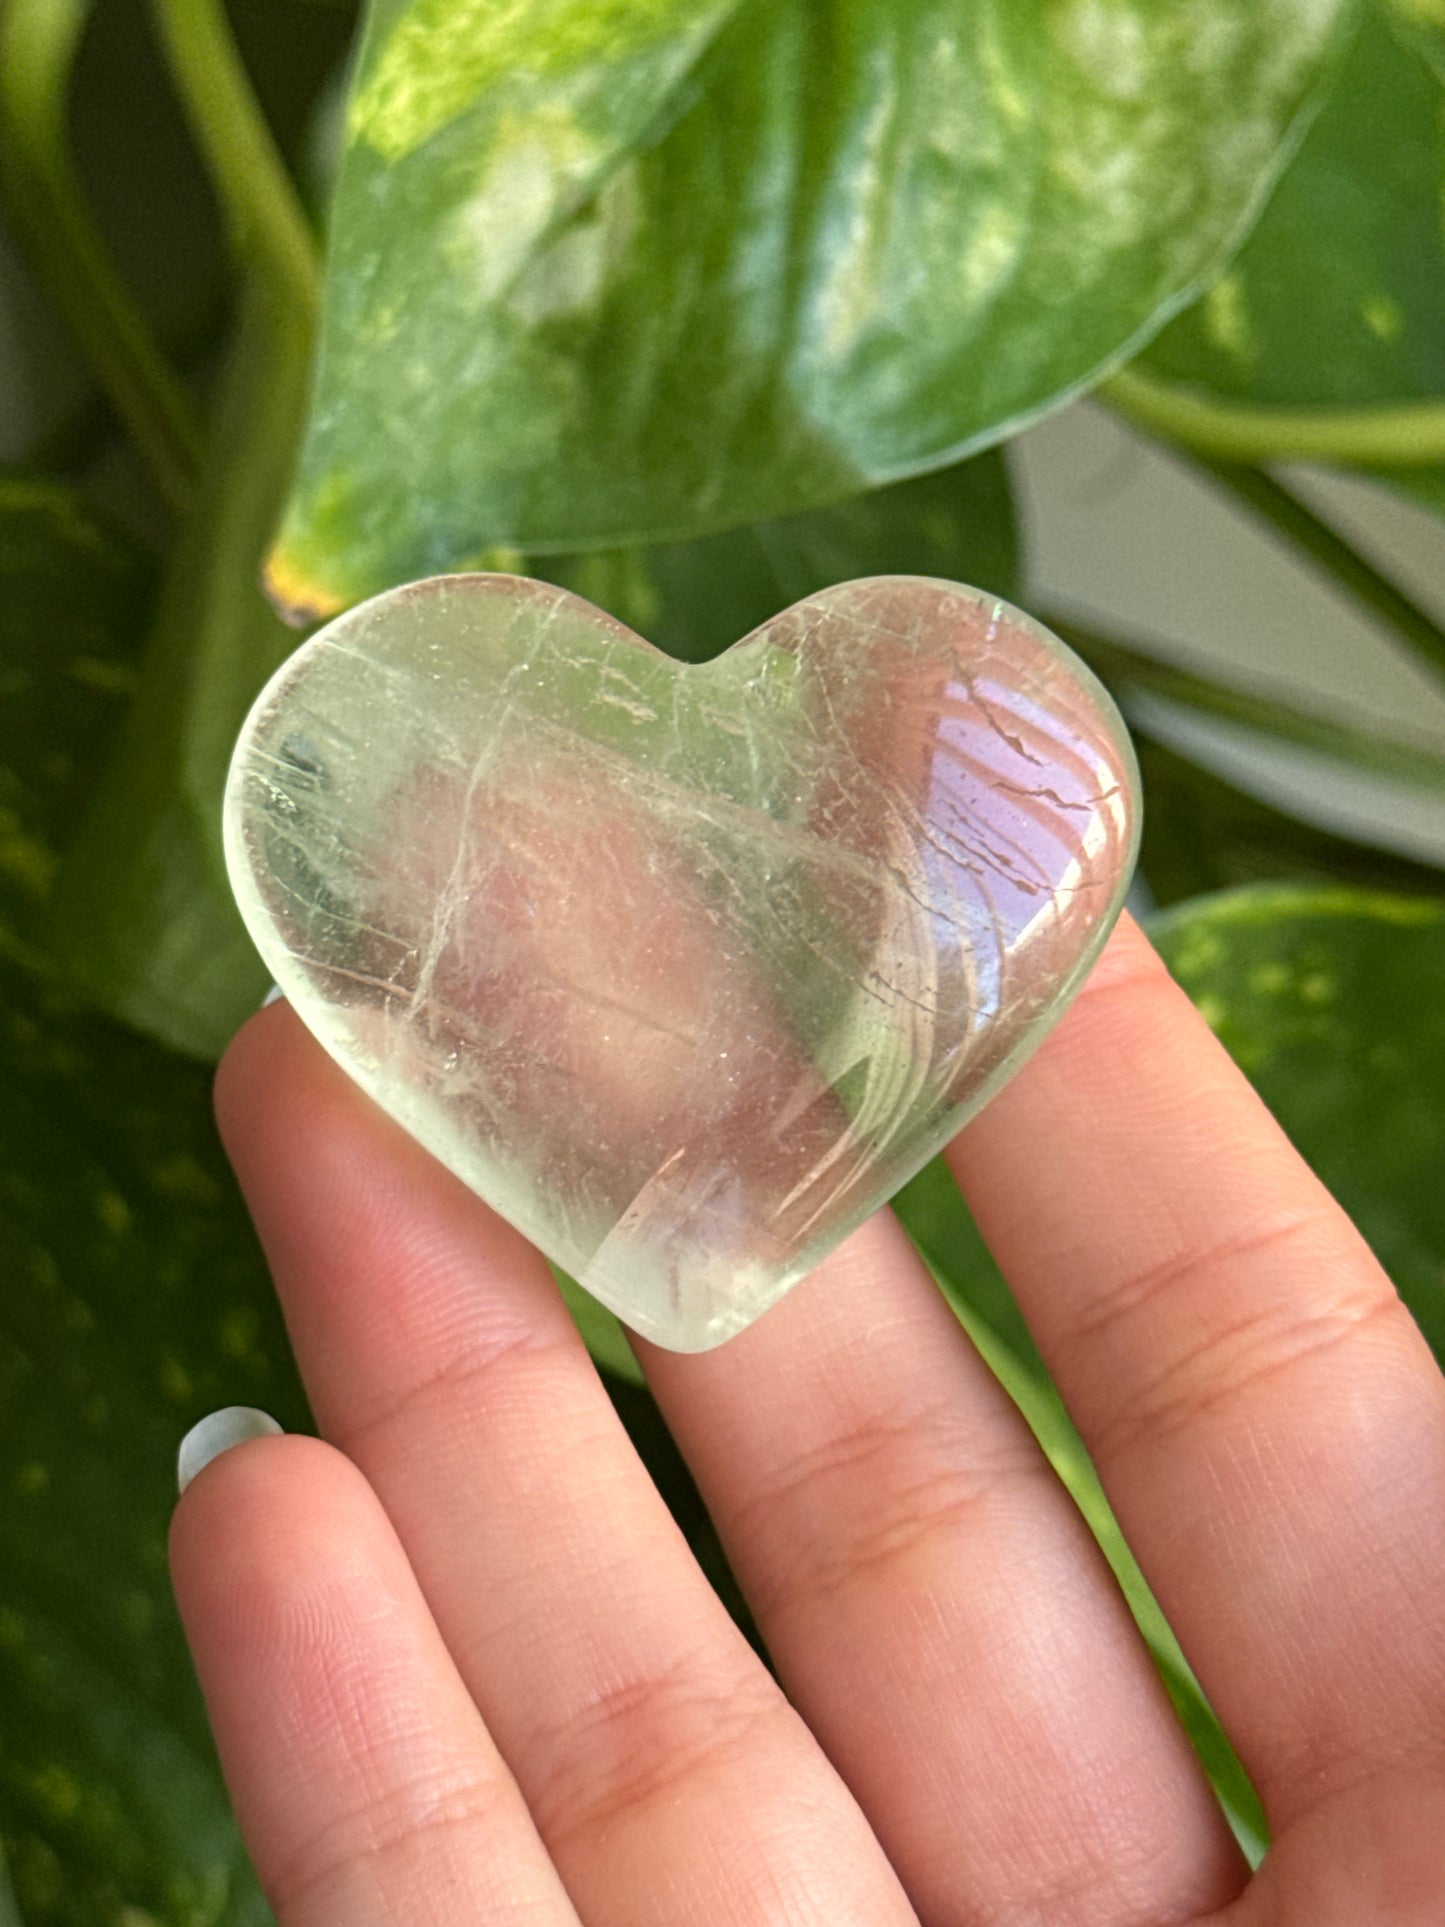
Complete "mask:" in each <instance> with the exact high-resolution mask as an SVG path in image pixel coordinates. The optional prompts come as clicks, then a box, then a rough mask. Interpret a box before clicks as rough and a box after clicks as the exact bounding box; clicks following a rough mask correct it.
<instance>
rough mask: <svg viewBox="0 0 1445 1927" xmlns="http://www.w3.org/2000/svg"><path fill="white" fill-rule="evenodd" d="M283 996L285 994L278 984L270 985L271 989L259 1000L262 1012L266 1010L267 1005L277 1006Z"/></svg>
mask: <svg viewBox="0 0 1445 1927" xmlns="http://www.w3.org/2000/svg"><path fill="white" fill-rule="evenodd" d="M285 995H286V993H285V991H284V990H283V989H282V988H281V986H280V984H272V986H271V988H270V989H269V990H268V991H267V992H266V995H265V996H264V997H263V998H262V999H261V1008H262V1010H264V1009H265V1008H266V1006H267V1004H279V1003H280V1001H281V999H282V998H283V997H284V996H285Z"/></svg>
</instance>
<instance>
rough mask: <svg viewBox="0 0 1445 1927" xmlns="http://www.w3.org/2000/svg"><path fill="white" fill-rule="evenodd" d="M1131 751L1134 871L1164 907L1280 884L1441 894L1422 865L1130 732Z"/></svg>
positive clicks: (1442, 885)
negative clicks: (1137, 821) (1136, 834)
mask: <svg viewBox="0 0 1445 1927" xmlns="http://www.w3.org/2000/svg"><path fill="white" fill-rule="evenodd" d="M1134 748H1135V751H1136V752H1137V754H1138V757H1139V771H1140V774H1141V776H1142V777H1143V779H1144V794H1145V796H1146V798H1147V799H1148V803H1147V807H1146V809H1145V811H1144V842H1143V848H1142V850H1141V851H1140V856H1139V867H1140V869H1141V870H1142V872H1143V875H1144V880H1145V882H1146V883H1147V884H1148V886H1149V891H1150V894H1151V895H1152V897H1153V899H1154V901H1155V902H1156V903H1157V904H1159V905H1161V906H1167V905H1171V904H1176V903H1179V902H1181V901H1183V900H1184V899H1186V898H1189V897H1195V896H1203V895H1204V894H1205V893H1206V892H1213V891H1216V890H1226V889H1233V888H1235V887H1236V886H1238V885H1241V884H1246V883H1265V882H1275V883H1278V882H1283V881H1286V880H1288V881H1292V882H1300V881H1305V882H1309V883H1330V884H1336V883H1348V884H1353V885H1355V886H1357V887H1361V888H1365V889H1370V890H1381V889H1384V890H1402V891H1412V892H1415V893H1416V894H1420V895H1425V894H1428V893H1430V892H1431V891H1435V892H1440V891H1442V890H1445V878H1442V876H1441V874H1440V871H1439V870H1438V869H1434V868H1432V867H1431V866H1430V865H1429V864H1426V863H1417V862H1415V861H1413V860H1412V859H1411V858H1410V857H1406V856H1396V855H1394V854H1393V853H1391V852H1389V851H1386V850H1378V849H1372V848H1369V847H1367V846H1366V845H1364V844H1361V843H1352V842H1350V841H1348V840H1347V839H1346V838H1344V837H1342V836H1336V835H1334V834H1332V833H1331V832H1330V831H1328V830H1322V829H1319V828H1318V827H1317V826H1316V825H1314V824H1312V823H1306V822H1304V821H1303V820H1302V819H1300V818H1298V817H1294V816H1290V815H1288V814H1287V813H1286V812H1285V811H1283V810H1279V809H1276V808H1274V807H1273V805H1271V804H1269V803H1265V802H1262V801H1261V800H1260V799H1259V798H1258V797H1255V796H1250V795H1247V794H1246V793H1245V792H1244V791H1243V790H1240V789H1237V788H1236V787H1235V786H1234V785H1233V784H1232V783H1230V782H1227V781H1226V780H1225V779H1224V778H1223V777H1221V776H1218V775H1216V774H1215V773H1214V772H1213V771H1211V770H1206V769H1203V768H1201V767H1200V765H1199V764H1198V763H1193V762H1190V761H1189V760H1188V758H1187V757H1184V756H1181V755H1179V754H1178V752H1177V751H1175V750H1173V749H1170V748H1168V747H1167V746H1166V745H1164V744H1163V743H1157V742H1151V741H1149V740H1148V739H1147V738H1144V737H1141V736H1140V734H1139V732H1138V730H1137V729H1136V730H1135V732H1134Z"/></svg>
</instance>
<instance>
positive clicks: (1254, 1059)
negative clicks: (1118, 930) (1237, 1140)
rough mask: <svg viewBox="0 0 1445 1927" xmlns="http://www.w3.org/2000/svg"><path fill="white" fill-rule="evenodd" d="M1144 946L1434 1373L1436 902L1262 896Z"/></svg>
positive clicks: (1181, 920) (1159, 929) (1224, 904)
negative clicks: (1363, 1246)
mask: <svg viewBox="0 0 1445 1927" xmlns="http://www.w3.org/2000/svg"><path fill="white" fill-rule="evenodd" d="M1151 935H1152V936H1153V937H1154V939H1155V941H1156V943H1157V944H1158V945H1159V947H1160V949H1161V950H1162V952H1163V954H1164V958H1165V961H1166V962H1167V963H1168V965H1169V967H1170V969H1171V970H1172V971H1173V973H1174V975H1175V976H1176V977H1177V978H1178V980H1179V981H1180V983H1181V984H1183V986H1184V988H1185V989H1186V990H1187V991H1188V992H1189V995H1190V996H1191V997H1192V998H1193V999H1194V1001H1195V1003H1196V1004H1197V1005H1198V1006H1199V1008H1200V1009H1201V1010H1202V1011H1203V1013H1204V1015H1205V1016H1206V1017H1207V1018H1208V1019H1209V1021H1210V1023H1211V1024H1212V1025H1213V1026H1214V1029H1215V1030H1216V1032H1217V1033H1218V1035H1219V1037H1220V1040H1221V1042H1222V1043H1223V1044H1224V1045H1225V1047H1226V1048H1227V1049H1228V1051H1229V1053H1230V1055H1231V1056H1232V1057H1233V1058H1234V1059H1235V1061H1236V1062H1237V1063H1238V1064H1239V1065H1240V1067H1241V1069H1243V1070H1244V1071H1245V1072H1246V1074H1247V1075H1248V1077H1249V1078H1250V1081H1251V1082H1252V1083H1253V1084H1254V1085H1255V1087H1256V1089H1257V1090H1258V1091H1259V1092H1260V1095H1261V1096H1262V1097H1263V1098H1264V1100H1265V1102H1266V1103H1267V1104H1268V1105H1269V1107H1270V1109H1271V1110H1272V1111H1273V1112H1274V1114H1275V1116H1276V1117H1277V1118H1278V1119H1279V1121H1280V1123H1281V1124H1282V1125H1283V1126H1284V1128H1285V1130H1286V1131H1287V1132H1288V1133H1289V1136H1290V1138H1291V1139H1292V1140H1293V1142H1294V1144H1295V1145H1296V1146H1297V1148H1298V1149H1299V1150H1300V1151H1301V1152H1302V1153H1303V1155H1304V1157H1305V1158H1306V1160H1307V1161H1308V1162H1309V1164H1310V1165H1311V1166H1312V1167H1313V1168H1314V1170H1315V1171H1316V1172H1317V1173H1318V1175H1319V1176H1320V1178H1322V1179H1323V1181H1324V1183H1325V1184H1326V1185H1327V1186H1328V1187H1329V1189H1330V1190H1331V1191H1332V1192H1333V1193H1334V1195H1335V1197H1336V1198H1338V1199H1339V1201H1340V1203H1341V1204H1342V1205H1343V1206H1344V1208H1345V1210H1346V1211H1348V1212H1349V1214H1350V1216H1351V1217H1352V1218H1353V1219H1354V1221H1355V1223H1356V1224H1357V1225H1358V1226H1359V1228H1360V1230H1361V1231H1362V1232H1363V1233H1364V1235H1365V1237H1366V1238H1367V1239H1368V1240H1369V1243H1370V1245H1371V1246H1372V1248H1373V1249H1374V1252H1375V1255H1376V1256H1377V1257H1378V1258H1379V1260H1380V1262H1381V1263H1382V1264H1383V1265H1384V1267H1385V1269H1386V1270H1387V1271H1388V1272H1389V1274H1390V1276H1391V1277H1392V1278H1393V1279H1394V1281H1395V1284H1396V1286H1397V1287H1398V1288H1399V1291H1400V1294H1401V1296H1402V1297H1403V1298H1404V1299H1405V1302H1406V1303H1407V1304H1408V1305H1409V1307H1410V1309H1411V1311H1412V1312H1413V1313H1414V1314H1415V1317H1416V1319H1417V1320H1418V1321H1419V1323H1420V1326H1421V1328H1422V1330H1423V1331H1424V1333H1425V1336H1426V1337H1427V1338H1428V1339H1429V1340H1430V1342H1431V1344H1432V1346H1433V1347H1434V1349H1435V1353H1436V1356H1437V1357H1439V1358H1441V1359H1442V1361H1445V1186H1442V1185H1441V1183H1440V1173H1441V1170H1442V1169H1445V1116H1442V1112H1441V1107H1440V1092H1441V1091H1442V1090H1445V1002H1442V999H1441V996H1440V986H1441V985H1442V983H1445V904H1442V903H1441V902H1439V901H1438V900H1431V899H1429V898H1423V897H1421V898H1415V897H1401V896H1390V895H1385V894H1383V893H1370V892H1368V891H1363V890H1348V889H1324V890H1319V889H1308V888H1306V889H1291V888H1289V887H1273V888H1272V887H1269V886H1263V887H1259V888H1256V889H1247V890H1236V891H1231V892H1229V893H1228V894H1227V895H1223V896H1219V897H1215V898H1212V899H1206V900H1205V901H1204V902H1202V903H1196V904H1187V905H1181V906H1180V907H1179V908H1178V909H1177V910H1174V911H1171V912H1168V913H1167V914H1166V915H1164V916H1163V917H1162V918H1159V919H1157V920H1156V922H1155V923H1154V925H1153V926H1152V928H1151Z"/></svg>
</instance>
